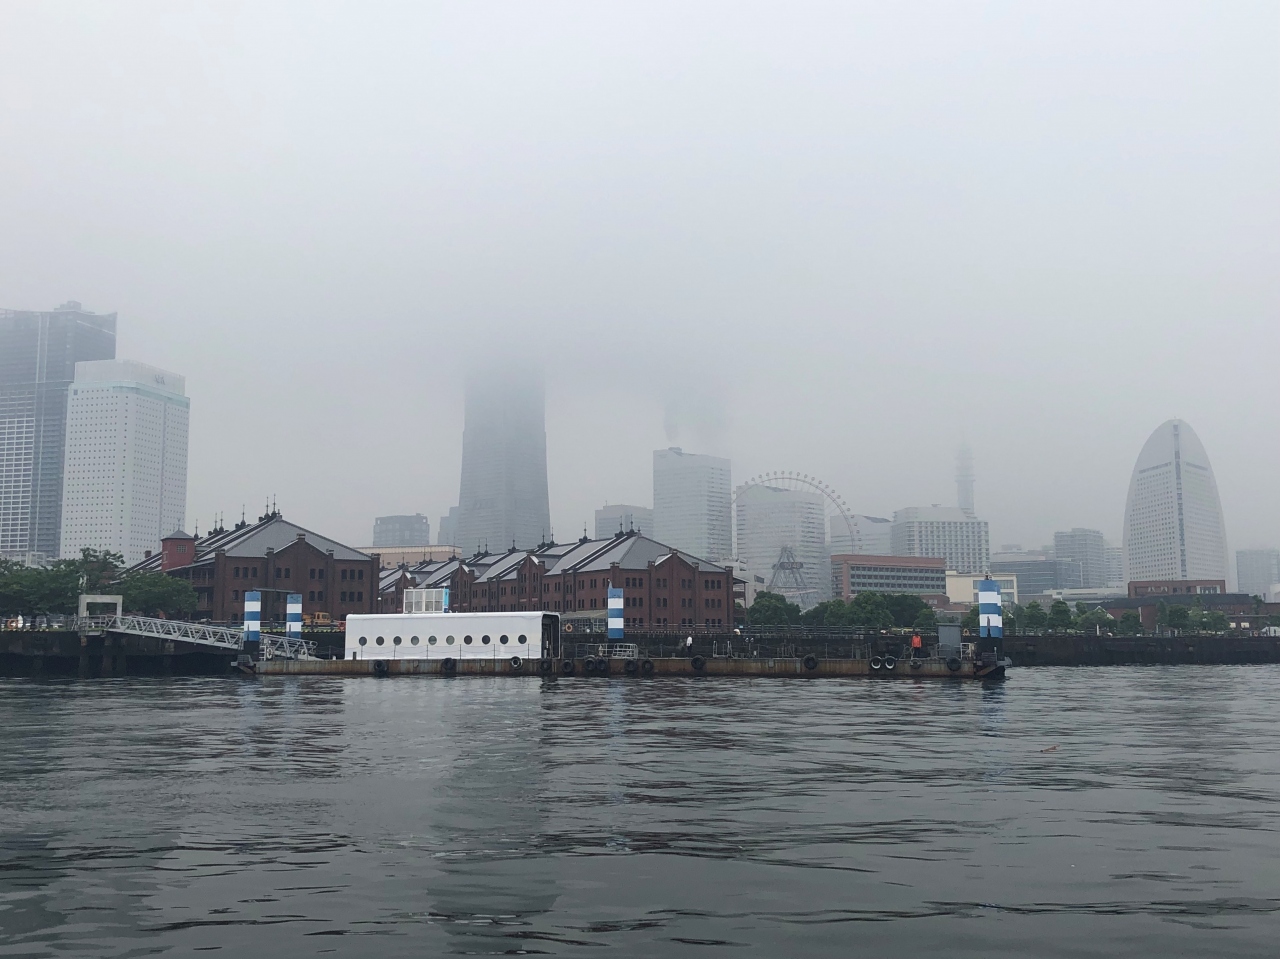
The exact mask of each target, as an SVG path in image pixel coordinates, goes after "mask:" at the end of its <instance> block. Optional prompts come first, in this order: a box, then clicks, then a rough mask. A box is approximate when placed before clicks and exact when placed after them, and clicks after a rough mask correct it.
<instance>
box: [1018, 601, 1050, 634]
mask: <svg viewBox="0 0 1280 959" xmlns="http://www.w3.org/2000/svg"><path fill="white" fill-rule="evenodd" d="M1022 625H1024V626H1026V628H1027V629H1030V630H1041V629H1044V628H1045V627H1046V626H1047V625H1049V614H1048V613H1046V612H1045V611H1044V607H1043V606H1041V605H1040V604H1039V603H1038V602H1036V601H1034V600H1033V601H1032V602H1030V603H1028V604H1027V608H1026V609H1025V610H1023V613H1022Z"/></svg>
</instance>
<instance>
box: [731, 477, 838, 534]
mask: <svg viewBox="0 0 1280 959" xmlns="http://www.w3.org/2000/svg"><path fill="white" fill-rule="evenodd" d="M753 486H772V487H774V488H781V489H793V490H802V489H807V490H812V491H813V492H816V493H820V494H821V495H822V496H823V497H824V499H825V500H826V502H825V504H824V505H825V507H826V510H827V513H828V514H829V515H832V516H839V517H840V518H841V519H842V520H843V521H844V525H845V529H847V530H848V531H849V542H850V543H853V542H856V540H857V537H856V536H855V535H854V525H853V513H852V511H850V509H849V504H848V503H846V502H845V501H844V497H843V496H841V495H840V494H839V493H837V492H836V491H835V489H834V488H832V486H831V484H830V483H824V482H823V481H822V480H820V479H818V477H816V476H810V475H809V474H808V473H796V472H794V471H790V470H788V471H782V470H775V471H774V472H772V473H760V474H758V475H756V476H753V477H751V479H749V480H747V481H746V482H745V483H741V484H739V485H738V486H737V487H735V488H734V490H733V506H734V508H735V510H736V508H737V505H738V496H739V495H740V494H741V493H743V492H744V491H746V490H748V489H750V488H751V487H753Z"/></svg>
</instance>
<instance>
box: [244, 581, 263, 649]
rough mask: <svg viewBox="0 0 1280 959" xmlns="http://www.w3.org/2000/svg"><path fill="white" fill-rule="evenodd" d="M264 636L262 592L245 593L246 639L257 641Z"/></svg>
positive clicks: (250, 641) (246, 640) (251, 641)
mask: <svg viewBox="0 0 1280 959" xmlns="http://www.w3.org/2000/svg"><path fill="white" fill-rule="evenodd" d="M261 638H262V594H261V593H259V592H248V593H245V594H244V641H245V642H246V643H256V642H257V641H258V640H260V639H261Z"/></svg>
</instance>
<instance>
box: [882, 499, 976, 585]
mask: <svg viewBox="0 0 1280 959" xmlns="http://www.w3.org/2000/svg"><path fill="white" fill-rule="evenodd" d="M890 535H891V537H892V540H893V555H894V556H932V557H935V558H938V559H945V560H946V561H947V569H950V570H954V571H956V572H957V573H986V572H988V571H989V569H990V566H991V539H990V534H989V533H988V531H987V521H986V520H982V519H974V518H973V517H972V516H970V515H969V514H968V513H966V512H965V511H964V510H962V509H961V508H960V507H958V506H912V507H908V508H907V509H900V510H897V511H896V512H895V513H894V514H893V527H892V530H891V533H890Z"/></svg>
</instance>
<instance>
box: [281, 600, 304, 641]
mask: <svg viewBox="0 0 1280 959" xmlns="http://www.w3.org/2000/svg"><path fill="white" fill-rule="evenodd" d="M284 634H285V635H286V636H291V637H293V638H294V639H301V638H302V594H301V593H290V594H289V605H288V606H287V607H286V609H285V616H284Z"/></svg>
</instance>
